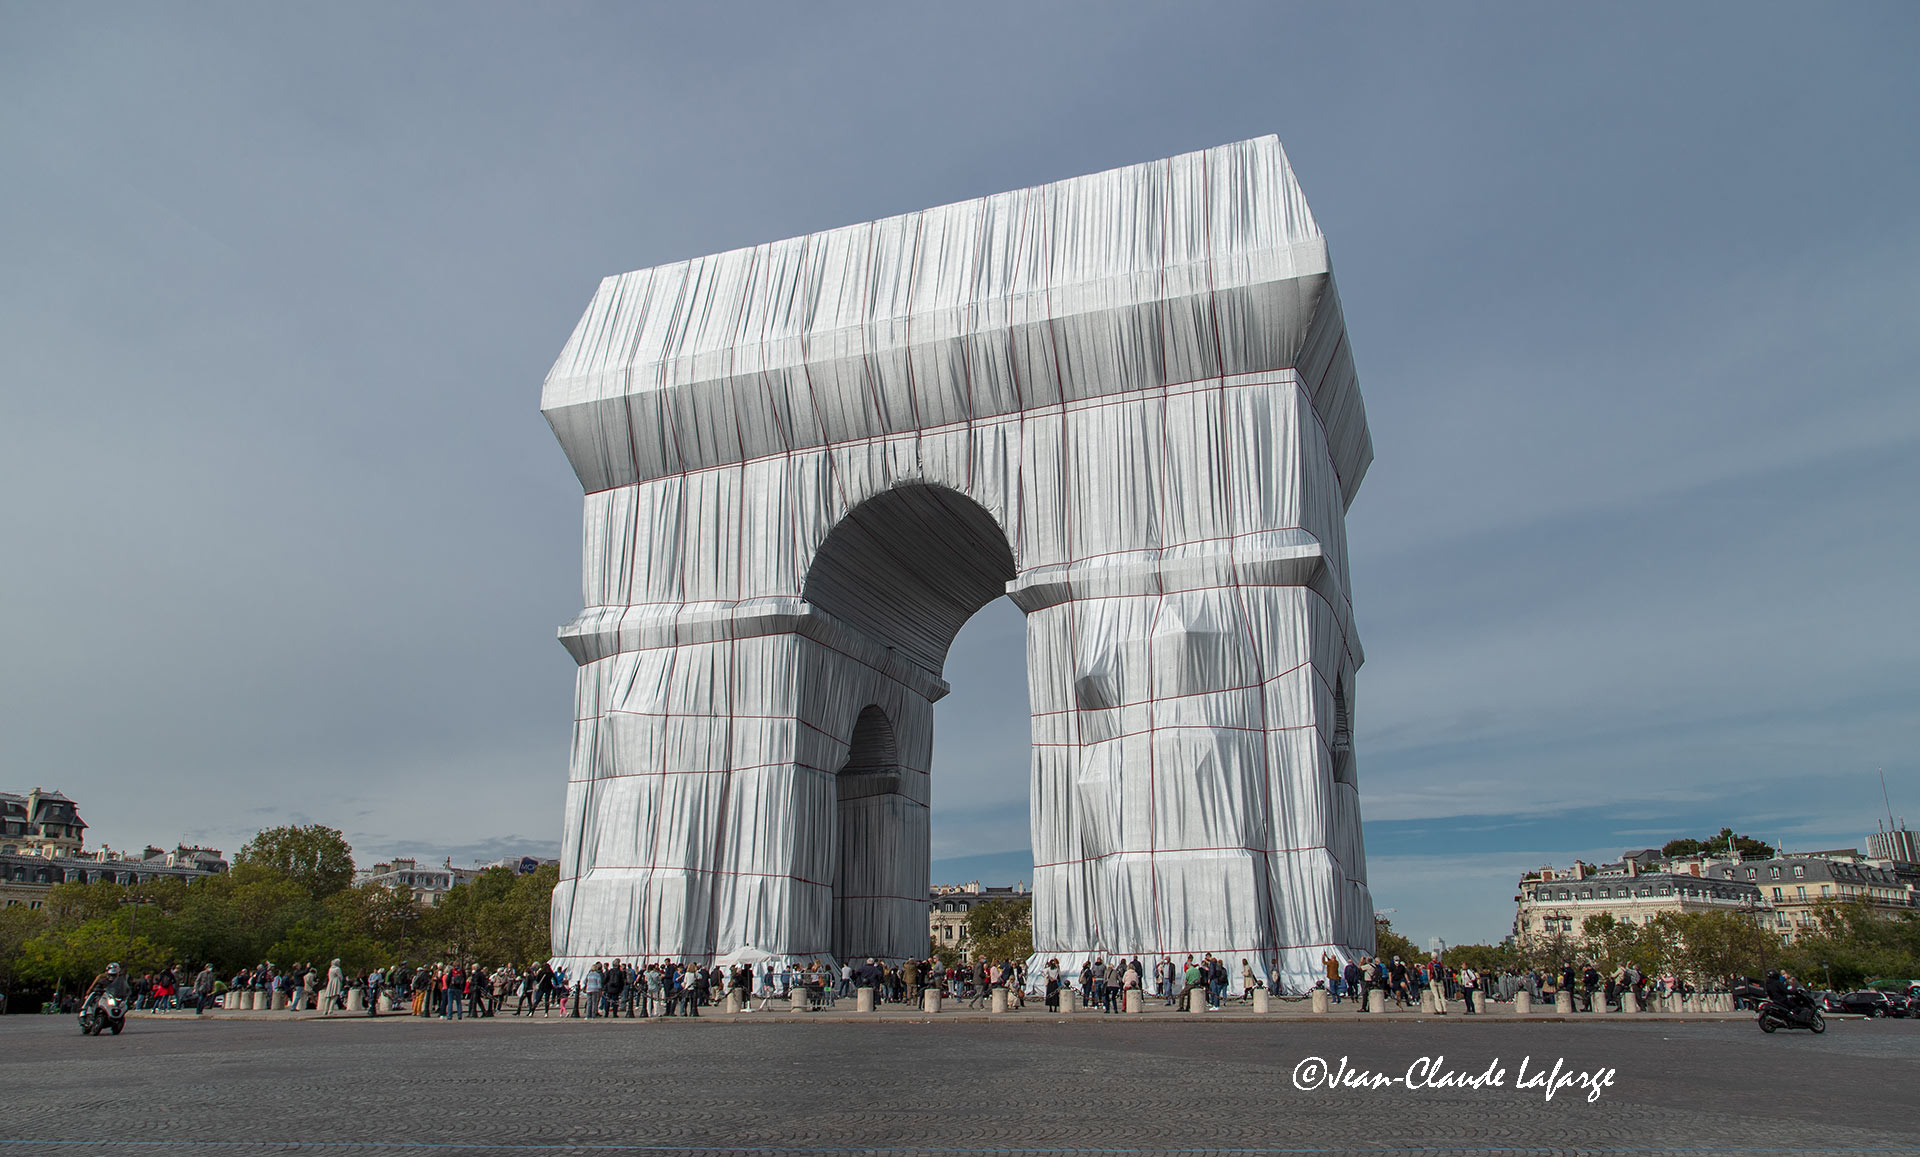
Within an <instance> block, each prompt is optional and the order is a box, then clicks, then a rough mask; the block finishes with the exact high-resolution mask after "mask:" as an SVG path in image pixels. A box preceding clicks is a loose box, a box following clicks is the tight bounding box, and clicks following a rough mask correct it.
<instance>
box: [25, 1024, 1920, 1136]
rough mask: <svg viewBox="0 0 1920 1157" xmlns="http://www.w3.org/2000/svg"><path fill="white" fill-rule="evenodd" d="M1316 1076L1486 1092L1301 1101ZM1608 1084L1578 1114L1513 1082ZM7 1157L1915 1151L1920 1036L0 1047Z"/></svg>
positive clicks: (256, 1031) (618, 1034) (584, 1040)
mask: <svg viewBox="0 0 1920 1157" xmlns="http://www.w3.org/2000/svg"><path fill="white" fill-rule="evenodd" d="M1309 1057H1321V1058H1325V1059H1326V1061H1328V1062H1329V1063H1330V1064H1333V1065H1338V1064H1339V1063H1340V1060H1341V1058H1343V1057H1344V1058H1345V1059H1346V1063H1347V1066H1348V1069H1347V1071H1348V1072H1349V1073H1350V1074H1351V1073H1353V1072H1356V1071H1368V1072H1373V1073H1379V1074H1382V1075H1383V1076H1389V1077H1393V1078H1399V1079H1403V1078H1404V1077H1405V1075H1406V1074H1407V1071H1408V1068H1409V1066H1410V1065H1412V1064H1414V1063H1415V1062H1417V1061H1420V1060H1421V1058H1425V1057H1444V1060H1442V1061H1440V1062H1438V1065H1437V1071H1438V1072H1441V1073H1445V1072H1458V1073H1464V1074H1469V1075H1478V1074H1481V1073H1483V1072H1485V1071H1486V1070H1487V1069H1488V1067H1489V1065H1490V1064H1491V1063H1493V1062H1495V1061H1496V1060H1497V1061H1498V1065H1499V1067H1501V1068H1503V1069H1504V1070H1505V1072H1504V1074H1503V1080H1502V1083H1501V1084H1500V1086H1499V1087H1487V1088H1479V1089H1472V1088H1467V1089H1461V1088H1440V1089H1433V1088H1417V1089H1408V1088H1405V1087H1401V1086H1400V1085H1397V1084H1396V1085H1391V1086H1387V1087H1380V1088H1366V1089H1342V1090H1338V1091H1333V1090H1328V1089H1325V1088H1321V1089H1317V1090H1301V1089H1298V1088H1296V1087H1295V1085H1294V1076H1295V1073H1296V1071H1297V1070H1298V1069H1299V1066H1300V1065H1301V1064H1302V1062H1303V1061H1305V1060H1306V1059H1307V1058H1309ZM1523 1058H1525V1064H1526V1066H1527V1067H1526V1072H1527V1075H1528V1076H1529V1077H1533V1076H1534V1075H1535V1074H1536V1073H1538V1072H1539V1071H1541V1070H1543V1069H1544V1070H1548V1071H1551V1070H1552V1067H1553V1065H1554V1064H1555V1062H1556V1061H1563V1065H1562V1069H1561V1071H1562V1072H1563V1073H1568V1072H1592V1071H1594V1070H1609V1069H1610V1070H1614V1076H1613V1083H1612V1084H1611V1085H1610V1086H1608V1087H1606V1088H1604V1089H1603V1091H1602V1092H1601V1094H1600V1095H1599V1097H1598V1099H1597V1100H1591V1101H1590V1100H1589V1099H1588V1098H1587V1094H1586V1090H1585V1089H1583V1088H1579V1087H1568V1088H1562V1089H1561V1090H1560V1091H1559V1092H1558V1093H1557V1094H1556V1095H1555V1096H1554V1097H1553V1098H1552V1099H1551V1100H1548V1099H1547V1097H1546V1096H1545V1095H1544V1091H1543V1090H1542V1089H1541V1088H1538V1087H1533V1088H1524V1089H1523V1088H1518V1087H1516V1086H1517V1085H1518V1084H1519V1083H1520V1069H1519V1066H1520V1064H1521V1063H1522V1060H1523ZM0 1077H3V1079H4V1084H0V1088H3V1089H4V1090H5V1094H6V1096H5V1101H4V1103H5V1105H6V1111H5V1113H4V1119H3V1120H0V1157H10V1155H13V1154H74V1155H80V1154H101V1155H107V1157H125V1155H127V1154H139V1153H208V1154H220V1155H231V1157H250V1155H253V1154H269V1153H313V1154H355V1155H362V1154H364V1155H376V1154H394V1155H412V1154H420V1155H428V1154H431V1155H434V1157H446V1155H466V1154H471V1155H473V1157H514V1155H518V1154H565V1153H580V1154H621V1153H632V1154H646V1153H658V1154H678V1153H698V1154H708V1153H714V1154H717V1153H723V1152H786V1153H789V1154H804V1153H814V1154H852V1153H861V1154H888V1153H896V1152H900V1153H905V1152H941V1153H947V1154H970V1153H1019V1154H1023V1155H1024V1154H1033V1155H1035V1157H1038V1155H1039V1154H1043V1153H1051V1152H1060V1153H1075V1154H1084V1155H1092V1154H1114V1153H1133V1152H1164V1151H1182V1152H1239V1153H1253V1152H1285V1153H1333V1152H1371V1153H1432V1154H1441V1153H1499V1154H1522V1153H1528V1154H1530V1153H1813V1152H1818V1153H1847V1152H1891V1153H1914V1152H1920V1105H1917V1103H1916V1098H1915V1091H1916V1090H1920V1022H1905V1021H1844V1022H1837V1023H1835V1024H1833V1025H1832V1027H1831V1028H1830V1029H1829V1031H1828V1032H1827V1034H1826V1035H1825V1036H1821V1037H1814V1036H1809V1035H1807V1034H1805V1033H1794V1034H1791V1035H1789V1034H1786V1033H1780V1034H1776V1035H1774V1036H1765V1035H1763V1034H1761V1033H1760V1032H1759V1031H1758V1030H1757V1029H1756V1028H1755V1027H1754V1025H1753V1023H1752V1022H1751V1021H1750V1020H1745V1019H1741V1020H1708V1021H1692V1022H1676V1021H1623V1020H1620V1019H1617V1018H1609V1019H1607V1020H1605V1021H1603V1022H1601V1023H1588V1022H1581V1021H1565V1022H1531V1023H1530V1022H1523V1021H1516V1020H1507V1021H1500V1020H1491V1019H1489V1020H1482V1021H1473V1020H1466V1019H1464V1018H1460V1017H1450V1018H1447V1019H1446V1020H1444V1021H1441V1020H1432V1019H1425V1020H1422V1019H1404V1020H1384V1019H1383V1020H1379V1021H1363V1020H1360V1019H1358V1018H1356V1019H1354V1020H1341V1021H1329V1020H1320V1021H1312V1022H1302V1021H1285V1022H1282V1021H1272V1022H1267V1023H1249V1022H1246V1021H1214V1020H1205V1019H1203V1020H1197V1021H1191V1020H1190V1021H1188V1022H1185V1023H1176V1022H1172V1021H1165V1020H1158V1021H1149V1022H1145V1023H1143V1022H1141V1021H1139V1020H1128V1019H1126V1018H1120V1017H1077V1018H1074V1019H1072V1020H1070V1021H1050V1020H1044V1019H1039V1018H1020V1019H1017V1020H1003V1021H1000V1022H994V1023H981V1022H977V1021H946V1022H938V1023H911V1022H906V1021H902V1020H888V1021H884V1022H882V1021H873V1022H868V1023H864V1024H863V1023H856V1022H853V1021H851V1020H849V1019H838V1018H836V1019H833V1020H822V1021H816V1022H812V1023H805V1022H803V1023H791V1022H776V1021H773V1020H771V1019H767V1020H760V1021H754V1020H752V1019H751V1018H747V1017H736V1018H731V1019H727V1018H719V1017H705V1018H702V1019H701V1020H698V1021H690V1020H677V1021H670V1022H662V1021H637V1020H636V1021H626V1020H622V1021H617V1022H607V1021H567V1020H559V1019H554V1020H535V1021H532V1022H527V1021H524V1020H515V1019H513V1018H510V1017H509V1018H505V1019H495V1020H484V1021H468V1022H452V1023H446V1022H440V1021H423V1020H416V1019H413V1018H404V1017H392V1018H382V1019H378V1020H368V1019H366V1018H353V1019H346V1020H333V1021H313V1020H299V1021H295V1020H278V1021H272V1020H264V1019H242V1018H238V1017H235V1018H228V1019H216V1018H207V1019H202V1020H194V1019H193V1018H191V1017H189V1018H185V1019H178V1018H158V1017H154V1018H142V1019H136V1020H133V1021H131V1022H129V1025H128V1028H127V1031H126V1034H125V1035H123V1036H120V1037H102V1038H87V1037H82V1036H81V1035H80V1033H79V1031H78V1029H77V1028H76V1027H75V1023H74V1020H73V1018H72V1017H39V1016H10V1017H5V1018H0Z"/></svg>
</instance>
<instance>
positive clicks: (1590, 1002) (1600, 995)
mask: <svg viewBox="0 0 1920 1157" xmlns="http://www.w3.org/2000/svg"><path fill="white" fill-rule="evenodd" d="M1587 1011H1588V1012H1590V1013H1594V1014H1596V1015H1600V1014H1604V1013H1605V1012H1606V1011H1607V994H1606V991H1605V990H1604V989H1599V988H1596V989H1594V990H1593V992H1592V994H1591V995H1589V996H1588V997H1587Z"/></svg>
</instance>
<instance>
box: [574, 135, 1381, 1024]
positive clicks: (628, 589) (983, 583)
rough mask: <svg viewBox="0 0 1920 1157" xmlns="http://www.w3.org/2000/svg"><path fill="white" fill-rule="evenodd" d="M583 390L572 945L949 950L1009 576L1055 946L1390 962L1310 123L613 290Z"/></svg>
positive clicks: (1040, 909) (1065, 957)
mask: <svg viewBox="0 0 1920 1157" xmlns="http://www.w3.org/2000/svg"><path fill="white" fill-rule="evenodd" d="M542 410H543V412H544V413H545V414H546V416H547V419H548V421H549V422H550V423H551V425H552V426H553V429H554V432H555V434H556V436H557V437H558V438H559V440H560V442H561V445H562V446H563V447H564V448H565V450H566V452H567V455H568V458H569V460H570V461H571V462H572V464H573V467H574V470H575V472H576V473H577V474H578V475H579V478H580V480H581V484H582V487H583V489H584V490H585V492H586V514H585V522H584V525H585V540H584V546H585V549H584V552H583V570H584V584H583V585H584V591H585V604H586V606H585V609H584V610H583V611H582V612H581V613H580V615H579V616H578V617H577V618H575V619H574V621H573V622H571V623H569V624H568V625H567V626H566V627H564V628H563V629H562V631H561V640H562V642H563V643H564V644H565V645H566V646H567V648H568V650H569V651H570V652H571V653H572V654H573V656H574V658H575V659H576V661H577V662H578V663H579V665H580V673H579V681H578V686H577V691H576V700H577V710H576V712H575V715H576V723H575V734H574V748H573V757H572V764H571V773H570V777H569V785H568V792H567V813H566V820H565V828H564V835H563V842H562V859H561V882H560V885H559V887H558V888H557V889H556V890H555V892H554V908H553V929H554V948H553V950H554V955H555V956H556V957H557V958H559V959H561V960H564V961H567V962H569V963H574V964H580V963H584V962H590V961H592V960H595V959H607V958H612V957H620V958H625V959H633V958H636V957H658V956H673V957H677V958H683V959H685V958H692V959H716V960H738V959H748V958H753V959H758V958H763V957H764V958H778V959H801V960H805V959H811V958H821V959H830V958H833V959H837V958H844V957H846V956H850V955H875V956H887V957H894V958H898V957H901V956H905V955H909V954H916V955H917V954H920V953H924V952H925V950H926V946H927V938H926V937H927V919H926V902H927V867H928V859H927V852H928V845H927V830H928V829H927V803H928V800H929V782H930V780H929V776H930V772H931V769H930V767H929V760H930V757H931V753H932V724H933V704H934V702H935V701H936V700H938V699H939V698H940V697H941V696H942V695H944V694H945V693H946V690H947V685H946V683H945V682H943V666H944V663H945V659H946V654H947V649H948V647H949V646H950V645H951V643H952V641H953V638H954V635H955V633H956V632H957V631H958V630H959V629H960V627H961V625H962V624H963V623H965V621H966V620H967V618H968V617H969V616H971V615H972V614H973V613H974V612H975V611H976V610H978V609H979V608H980V607H981V606H983V605H985V604H986V603H987V602H989V601H991V600H992V599H994V598H998V597H1000V596H1002V595H1006V596H1010V597H1011V598H1012V600H1013V601H1014V603H1015V604H1016V605H1017V606H1018V607H1019V608H1020V610H1021V611H1022V612H1023V613H1024V614H1025V616H1026V626H1027V638H1028V642H1027V665H1028V687H1029V695H1030V699H1031V710H1032V731H1033V757H1032V783H1033V788H1032V825H1033V830H1032V840H1033V849H1034V860H1035V876H1034V904H1035V927H1034V936H1035V946H1036V948H1037V949H1038V951H1039V953H1040V956H1041V957H1042V958H1044V957H1047V956H1059V957H1060V958H1061V959H1062V961H1063V963H1066V964H1068V965H1069V966H1070V967H1077V965H1078V962H1079V961H1080V960H1081V959H1083V958H1086V957H1088V956H1091V955H1094V954H1103V955H1107V956H1112V955H1115V954H1121V953H1124V954H1127V955H1139V956H1142V957H1159V956H1162V955H1170V956H1173V957H1175V958H1176V959H1178V958H1180V957H1182V956H1184V955H1186V954H1188V953H1195V954H1197V953H1200V952H1214V953H1216V954H1221V955H1225V956H1227V957H1228V958H1229V959H1230V960H1235V961H1236V962H1237V958H1239V957H1245V958H1247V959H1248V960H1250V961H1251V962H1253V964H1254V968H1255V971H1256V972H1257V973H1259V974H1261V975H1267V974H1269V973H1271V972H1273V971H1275V970H1277V971H1278V973H1279V974H1280V975H1281V976H1282V977H1283V978H1284V979H1285V980H1286V981H1287V982H1288V983H1291V984H1294V985H1296V986H1299V985H1304V984H1308V983H1311V981H1312V979H1313V978H1314V977H1315V976H1317V975H1320V968H1321V960H1322V956H1323V954H1325V953H1329V952H1331V953H1332V954H1334V955H1335V956H1339V957H1348V956H1351V955H1354V954H1357V953H1359V952H1362V951H1366V950H1369V949H1370V948H1371V947H1372V943H1373V910H1372V903H1371V900H1370V898H1369V896H1368V892H1367V886H1366V868H1365V855H1364V851H1363V848H1362V846H1361V840H1360V815H1359V802H1358V788H1357V770H1356V768H1357V765H1356V762H1355V758H1354V753H1353V745H1352V733H1353V688H1354V677H1355V672H1356V671H1357V669H1358V668H1359V666H1360V664H1361V662H1362V654H1361V651H1360V646H1359V641H1358V638H1357V635H1356V633H1355V631H1354V626H1353V615H1352V610H1351V605H1350V598H1349V591H1350V585H1349V582H1348V577H1347V551H1346V530H1345V515H1346V509H1347V505H1348V504H1349V503H1350V502H1351V501H1352V499H1353V496H1354V493H1355V492H1356V490H1357V489H1358V487H1359V485H1360V480H1361V478H1362V476H1363V475H1364V474H1365V472H1366V468H1367V465H1368V463H1369V462H1370V460H1371V457H1372V449H1371V444H1370V441H1369V439H1368V434H1367V427H1366V417H1365V412H1364V409H1363V407H1362V405H1361V400H1360V393H1359V387H1358V384H1357V379H1356V377H1355V374H1354V368H1353V361H1352V356H1351V353H1350V351H1349V349H1348V346H1347V342H1346V331H1345V323H1344V320H1343V317H1342V314H1341V309H1340V300H1339V295H1338V293H1337V291H1336V288H1335V285H1334V280H1333V276H1332V273H1331V269H1330V265H1329V263H1328V259H1327V248H1326V241H1325V239H1324V237H1322V236H1321V234H1320V231H1319V228H1318V226H1317V225H1316V224H1315V222H1314V220H1313V216H1312V213H1311V211H1310V210H1309V209H1308V208H1307V204H1306V201H1305V198H1304V197H1303V196H1302V195H1301V193H1300V189H1299V186H1298V184H1297V183H1296V182H1295V180H1294V177H1293V173H1292V171H1291V169H1290V168H1289V167H1288V165H1287V161H1286V156H1285V154H1284V153H1283V152H1282V151H1281V149H1280V146H1279V142H1278V141H1276V140H1274V139H1272V138H1265V139H1262V140H1256V141H1248V142H1243V143H1241V144H1236V145H1228V146H1224V147H1222V148H1218V149H1212V150H1209V151H1207V152H1203V153H1193V154H1189V155H1186V156H1182V157H1175V158H1172V159H1170V160H1166V161H1160V162H1155V163H1153V164H1148V165H1140V166H1135V167H1133V168H1128V169H1119V170H1115V171H1113V172H1109V173H1100V174H1095V175H1093V176H1089V177H1081V178H1076V179H1074V180H1070V181H1063V182H1060V183H1057V184H1054V185H1048V186H1043V187H1040V188H1035V189H1027V190H1022V191H1020V192H1016V193H1008V194H1002V195H1000V196H995V197H987V198H983V199H981V200H978V201H971V202H965V203H962V204H958V205H950V206H946V207H943V208H940V209H930V210H927V211H925V212H922V213H916V214H910V215H907V216H905V217H898V218H892V219H889V220H886V221H877V222H873V223H871V224H868V225H861V226H856V227H852V228H848V229H837V230H832V231H829V232H826V233H819V234H814V235H812V236H809V237H803V238H796V239H794V240H791V241H784V242H778V243H775V244H771V245H763V246H758V247H756V248H753V249H748V250H739V251H736V252H733V253H726V254H719V255H716V256H712V257H706V258H700V259H697V260H694V261H687V262H680V263H678V264H674V265H664V266H660V267H657V268H654V269H648V270H642V271H640V272H637V273H631V274H625V275H622V276H619V277H612V278H608V279H607V280H606V281H605V282H603V283H602V285H601V286H600V289H599V291H598V293H597V294H596V295H595V297H594V300H593V302H592V303H591V305H590V306H589V307H588V310H587V312H586V314H585V316H583V317H582V318H581V320H580V323H579V325H578V326H577V327H576V328H575V330H574V333H573V336H572V338H571V339H570V340H569V341H568V343H567V346H566V348H565V349H564V350H563V351H562V353H561V356H560V358H559V360H558V361H557V362H556V363H555V365H554V368H553V370H552V372H551V373H550V374H549V375H548V378H547V382H546V386H545V390H544V393H543V398H542ZM1230 972H1231V973H1232V975H1233V977H1234V981H1235V983H1236V985H1237V983H1238V980H1239V973H1238V969H1237V968H1234V969H1230Z"/></svg>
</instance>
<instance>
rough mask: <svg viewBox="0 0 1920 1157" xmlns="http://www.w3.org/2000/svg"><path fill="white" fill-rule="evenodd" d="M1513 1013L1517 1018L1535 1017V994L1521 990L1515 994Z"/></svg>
mask: <svg viewBox="0 0 1920 1157" xmlns="http://www.w3.org/2000/svg"><path fill="white" fill-rule="evenodd" d="M1513 1012H1514V1015H1515V1016H1532V1015H1533V993H1531V992H1528V991H1526V990H1525V989H1521V990H1520V991H1519V992H1516V993H1514V994H1513Z"/></svg>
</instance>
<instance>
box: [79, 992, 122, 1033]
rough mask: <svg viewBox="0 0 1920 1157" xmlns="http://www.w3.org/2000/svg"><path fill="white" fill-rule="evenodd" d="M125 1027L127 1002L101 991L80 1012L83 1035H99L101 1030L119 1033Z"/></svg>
mask: <svg viewBox="0 0 1920 1157" xmlns="http://www.w3.org/2000/svg"><path fill="white" fill-rule="evenodd" d="M125 1027H127V1002H126V1001H124V1000H122V999H121V998H119V997H117V996H114V995H113V994H112V993H107V992H103V993H101V994H100V996H99V998H98V999H96V1000H95V1001H94V1002H93V1003H92V1004H89V1005H88V1006H87V1007H86V1008H85V1009H83V1010H82V1011H81V1013H80V1032H81V1035H83V1036H99V1035H100V1033H101V1032H102V1031H107V1032H111V1033H113V1035H114V1036H119V1035H120V1030H121V1029H123V1028H125Z"/></svg>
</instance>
